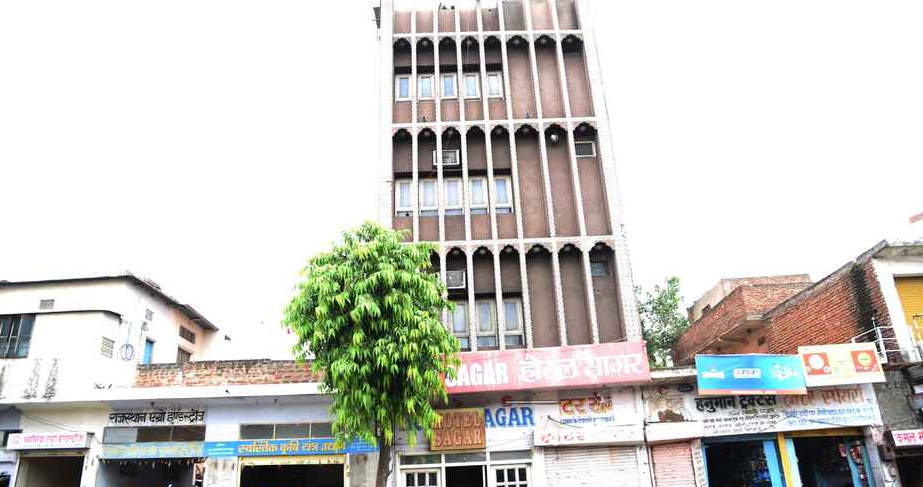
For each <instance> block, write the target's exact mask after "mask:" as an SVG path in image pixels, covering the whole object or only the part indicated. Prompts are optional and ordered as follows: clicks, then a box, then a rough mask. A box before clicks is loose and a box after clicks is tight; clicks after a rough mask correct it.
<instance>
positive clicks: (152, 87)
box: [0, 0, 923, 341]
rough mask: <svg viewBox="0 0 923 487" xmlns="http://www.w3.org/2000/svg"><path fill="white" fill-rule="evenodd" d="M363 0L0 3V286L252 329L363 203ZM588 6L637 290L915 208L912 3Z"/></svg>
mask: <svg viewBox="0 0 923 487" xmlns="http://www.w3.org/2000/svg"><path fill="white" fill-rule="evenodd" d="M374 3H375V2H372V1H365V0H363V1H349V2H343V1H341V2H319V1H310V2H308V1H304V0H302V1H292V0H274V1H272V2H255V1H250V2H244V1H235V0H231V1H229V0H221V1H218V0H194V1H189V0H161V1H158V2H138V1H126V0H111V1H103V0H84V1H81V2H72V1H41V0H32V1H29V2H2V3H0V188H2V189H0V195H2V200H0V222H3V225H4V229H5V231H4V232H3V238H0V279H13V280H15V279H27V278H36V277H54V276H63V275H73V274H99V273H105V272H113V271H115V270H119V269H131V270H133V271H134V272H136V273H139V274H142V275H146V276H149V277H151V278H153V279H155V280H156V281H158V282H159V283H160V284H162V285H163V287H164V288H165V290H166V291H167V292H169V293H171V294H174V295H176V296H178V297H179V298H180V299H182V300H184V301H187V302H189V303H191V304H193V305H194V306H195V307H196V308H197V309H199V310H200V311H202V312H203V313H204V314H206V316H208V317H209V318H211V319H212V320H213V321H214V322H215V323H217V324H218V325H219V326H220V327H222V328H223V329H224V330H226V331H228V332H230V333H231V334H232V335H234V334H236V336H238V337H241V338H239V339H238V341H241V340H244V341H245V340H246V339H245V338H243V337H249V336H257V335H260V336H262V334H264V333H265V332H266V331H275V330H276V324H275V323H276V322H277V321H278V319H279V317H280V315H281V309H282V307H283V306H284V304H285V303H286V301H287V298H288V294H289V291H290V289H291V286H292V284H293V282H294V280H295V278H296V274H297V271H298V270H299V269H300V267H301V266H302V264H303V263H304V262H305V260H306V259H307V257H308V256H310V255H311V254H312V253H314V252H316V251H318V250H320V249H322V248H324V247H325V246H326V245H327V244H328V243H329V242H330V241H331V240H332V239H334V238H335V237H336V236H337V235H338V233H339V231H340V230H341V229H342V228H344V227H346V226H351V225H355V224H358V223H360V222H361V221H363V220H365V219H375V218H376V216H377V206H376V201H377V197H376V191H377V185H376V177H377V173H376V170H377V163H376V159H377V145H378V141H377V140H376V134H377V122H378V120H377V117H378V99H377V95H378V88H377V87H378V83H377V79H376V76H377V63H378V59H377V53H378V51H377V49H378V43H377V41H376V36H375V29H374V27H373V23H372V21H371V19H372V14H371V8H370V7H371V6H372V5H373V4H374ZM594 18H595V19H596V22H597V30H598V32H597V39H598V44H599V48H600V52H601V55H600V57H601V62H602V65H603V73H604V81H605V86H606V93H607V102H608V107H609V111H610V117H611V121H612V128H613V134H612V137H613V140H614V142H615V151H616V154H617V157H618V160H617V165H618V170H619V173H620V178H621V181H620V183H621V190H622V193H621V194H622V198H623V202H624V204H625V207H626V218H627V223H628V231H629V237H630V249H631V255H632V261H633V267H634V272H635V275H636V277H637V280H638V281H639V282H640V283H643V284H650V283H652V282H654V281H657V280H661V279H662V278H663V277H665V276H667V275H671V274H675V275H678V276H679V277H680V278H681V279H682V280H683V282H684V290H685V294H686V298H687V301H689V300H691V299H694V298H695V297H696V296H698V295H699V294H701V292H703V291H704V290H705V289H707V288H708V287H710V286H711V285H712V284H714V282H716V281H717V280H718V279H719V278H721V277H728V276H741V275H757V274H774V273H796V272H809V273H811V274H812V276H813V277H814V278H815V279H816V278H820V277H822V276H823V275H824V274H826V273H828V272H830V271H832V270H833V269H835V268H836V267H838V266H839V265H841V264H843V263H845V262H846V261H847V260H848V259H850V258H852V257H854V256H856V255H858V254H859V253H861V252H862V251H864V250H865V249H866V248H868V247H870V246H871V245H872V244H873V243H875V242H876V241H878V240H880V239H882V238H885V237H889V236H891V235H894V234H896V233H897V231H898V229H899V228H901V227H902V226H903V225H904V224H905V222H906V221H907V218H908V217H909V216H910V215H911V214H913V213H917V212H920V211H923V163H921V160H923V63H921V62H920V59H921V54H923V52H921V51H923V29H920V28H919V26H920V24H921V22H923V3H921V2H918V1H897V0H895V1H889V2H867V1H862V2H860V1H850V0H829V1H827V0H824V1H821V0H817V1H805V0H798V1H794V0H777V1H775V2H749V1H740V0H728V1H718V0H699V1H694V2H690V1H688V0H660V1H657V2H650V1H634V2H625V1H605V2H597V5H596V7H595V14H594ZM261 322H265V325H263V326H262V327H260V326H258V325H259V324H260V323H261Z"/></svg>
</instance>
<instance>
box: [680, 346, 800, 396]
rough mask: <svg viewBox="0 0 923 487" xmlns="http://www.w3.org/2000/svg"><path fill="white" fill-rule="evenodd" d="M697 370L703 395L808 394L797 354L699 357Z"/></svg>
mask: <svg viewBox="0 0 923 487" xmlns="http://www.w3.org/2000/svg"><path fill="white" fill-rule="evenodd" d="M695 368H696V378H697V381H698V388H699V394H701V395H703V396H729V395H730V396H733V395H738V394H759V395H786V394H806V393H807V389H806V388H805V382H804V370H803V368H802V366H801V359H800V358H799V356H798V355H758V354H749V355H697V356H696V357H695Z"/></svg>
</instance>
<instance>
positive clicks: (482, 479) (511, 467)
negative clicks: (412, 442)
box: [398, 450, 532, 487]
mask: <svg viewBox="0 0 923 487" xmlns="http://www.w3.org/2000/svg"><path fill="white" fill-rule="evenodd" d="M531 460H532V452H531V451H527V450H526V451H508V452H470V453H446V454H423V455H410V454H408V455H403V454H402V455H400V457H399V463H400V469H399V470H400V471H399V474H398V475H399V478H400V483H399V486H400V487H529V486H530V485H532V484H531V482H530V481H531V478H532V477H531Z"/></svg>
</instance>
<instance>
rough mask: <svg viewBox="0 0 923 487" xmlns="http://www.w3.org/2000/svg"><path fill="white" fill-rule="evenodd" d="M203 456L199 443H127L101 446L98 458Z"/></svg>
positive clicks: (202, 449)
mask: <svg viewBox="0 0 923 487" xmlns="http://www.w3.org/2000/svg"><path fill="white" fill-rule="evenodd" d="M203 456H205V444H204V443H202V442H201V441H188V442H187V441H173V442H162V443H128V444H124V445H103V452H102V454H101V455H100V456H99V458H102V459H106V460H112V459H145V458H199V457H203Z"/></svg>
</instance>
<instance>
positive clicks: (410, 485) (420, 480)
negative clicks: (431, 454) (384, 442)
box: [403, 468, 440, 487]
mask: <svg viewBox="0 0 923 487" xmlns="http://www.w3.org/2000/svg"><path fill="white" fill-rule="evenodd" d="M403 479H404V486H403V487H440V485H439V469H438V468H428V469H426V470H404V471H403Z"/></svg>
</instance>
